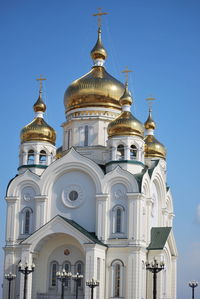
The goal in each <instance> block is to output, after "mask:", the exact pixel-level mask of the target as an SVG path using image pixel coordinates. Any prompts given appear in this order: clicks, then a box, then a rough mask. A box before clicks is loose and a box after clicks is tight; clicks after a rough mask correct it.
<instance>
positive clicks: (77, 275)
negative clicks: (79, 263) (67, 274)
mask: <svg viewBox="0 0 200 299" xmlns="http://www.w3.org/2000/svg"><path fill="white" fill-rule="evenodd" d="M82 278H83V275H81V274H79V273H76V274H75V275H72V279H73V280H74V281H75V283H76V299H78V287H79V282H80V281H81V279H82Z"/></svg>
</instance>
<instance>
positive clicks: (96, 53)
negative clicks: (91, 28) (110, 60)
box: [90, 28, 107, 60]
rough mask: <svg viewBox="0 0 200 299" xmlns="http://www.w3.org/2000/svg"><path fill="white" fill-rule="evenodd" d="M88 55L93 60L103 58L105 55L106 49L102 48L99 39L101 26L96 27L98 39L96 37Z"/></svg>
mask: <svg viewBox="0 0 200 299" xmlns="http://www.w3.org/2000/svg"><path fill="white" fill-rule="evenodd" d="M90 55H91V57H92V59H93V60H95V59H99V58H100V59H104V60H105V59H106V57H107V52H106V49H105V48H104V46H103V44H102V40H101V28H99V29H98V39H97V42H96V45H95V46H94V48H93V49H92V51H91V52H90Z"/></svg>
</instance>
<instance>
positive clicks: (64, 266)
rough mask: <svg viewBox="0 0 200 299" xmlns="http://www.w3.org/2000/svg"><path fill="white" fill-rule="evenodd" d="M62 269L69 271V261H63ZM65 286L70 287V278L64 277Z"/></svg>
mask: <svg viewBox="0 0 200 299" xmlns="http://www.w3.org/2000/svg"><path fill="white" fill-rule="evenodd" d="M63 269H64V270H65V271H66V272H71V264H70V262H68V261H65V262H64V263H63ZM65 287H70V279H66V280H65Z"/></svg>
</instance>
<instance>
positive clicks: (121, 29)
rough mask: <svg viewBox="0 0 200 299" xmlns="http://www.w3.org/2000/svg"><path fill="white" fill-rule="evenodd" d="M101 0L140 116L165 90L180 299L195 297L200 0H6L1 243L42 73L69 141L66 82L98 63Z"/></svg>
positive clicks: (163, 121)
mask: <svg viewBox="0 0 200 299" xmlns="http://www.w3.org/2000/svg"><path fill="white" fill-rule="evenodd" d="M99 6H100V7H102V9H103V10H104V11H106V12H108V13H109V15H108V16H105V17H104V18H103V44H104V46H105V48H106V49H107V51H108V54H109V56H108V59H107V63H106V68H107V70H108V72H109V73H110V74H112V75H113V76H115V77H116V78H118V79H119V80H121V81H124V76H123V75H122V73H121V71H122V70H123V69H124V68H125V66H128V67H129V69H131V70H133V71H134V72H133V73H132V74H131V76H130V89H131V91H132V93H133V95H134V99H135V101H134V107H133V113H134V114H135V116H136V117H137V118H138V119H140V120H141V121H145V120H146V118H147V110H148V109H147V104H146V102H145V98H146V97H148V96H150V95H151V96H154V97H155V98H156V99H157V101H155V103H154V106H153V117H154V120H155V121H156V123H157V130H156V132H155V135H156V137H157V138H158V140H160V141H161V142H162V143H164V144H165V146H166V147H167V150H168V155H167V162H168V185H170V187H171V191H172V194H173V197H174V209H175V220H174V233H175V237H176V241H177V247H178V251H179V261H178V299H186V298H187V299H188V298H189V296H190V292H191V290H189V287H188V281H189V280H192V279H195V280H198V281H199V282H200V271H199V269H200V198H199V197H200V196H199V194H200V192H199V181H200V175H199V169H198V168H199V148H200V138H199V133H198V131H199V124H200V119H199V114H200V104H199V97H200V1H199V0H196V1H195V0H137V1H136V0H124V1H121V0H109V1H108V0H107V1H105V0H101V1H91V0H84V1H81V0H77V1H69V0H68V1H67V0H57V1H50V0H42V1H39V0H29V1H27V0H17V1H16V0H1V1H0V44H1V46H0V103H1V117H0V130H1V138H0V140H1V147H0V148H1V155H0V165H1V175H0V209H1V218H0V219H1V234H0V238H1V241H0V243H1V247H2V246H4V235H5V233H4V228H5V215H6V205H5V201H4V197H5V192H6V187H7V184H8V182H9V180H10V179H11V178H12V177H14V176H15V174H16V173H17V167H18V152H19V142H20V139H19V133H20V130H21V128H22V127H23V126H24V125H26V124H27V123H29V122H30V121H31V120H32V119H33V117H34V113H33V109H32V106H33V104H34V102H35V101H36V99H37V97H38V82H36V80H35V79H36V78H38V77H39V75H40V74H42V75H43V76H45V78H47V81H46V82H45V85H44V99H45V101H46V104H47V113H46V117H45V118H46V120H47V122H48V123H49V124H50V125H51V126H53V127H54V128H55V129H56V131H57V136H58V137H57V146H60V145H61V142H62V128H61V127H60V125H61V124H62V123H63V122H64V120H65V115H64V105H63V95H64V91H65V89H66V88H67V86H68V85H69V84H70V82H72V81H73V80H75V79H77V78H78V77H80V76H81V75H83V74H85V73H86V72H88V71H89V70H90V67H91V65H92V61H91V58H90V50H91V49H92V47H93V46H94V44H95V42H96V37H97V20H96V18H94V17H92V14H93V13H95V12H96V11H97V8H98V7H99ZM0 264H1V265H2V264H3V251H1V262H0ZM1 268H2V266H1ZM1 272H2V271H1ZM196 292H197V293H198V294H200V287H198V288H197V289H196Z"/></svg>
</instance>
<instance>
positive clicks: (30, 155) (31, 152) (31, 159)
mask: <svg viewBox="0 0 200 299" xmlns="http://www.w3.org/2000/svg"><path fill="white" fill-rule="evenodd" d="M34 159H35V157H34V150H29V151H28V159H27V164H29V165H30V164H34Z"/></svg>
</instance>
